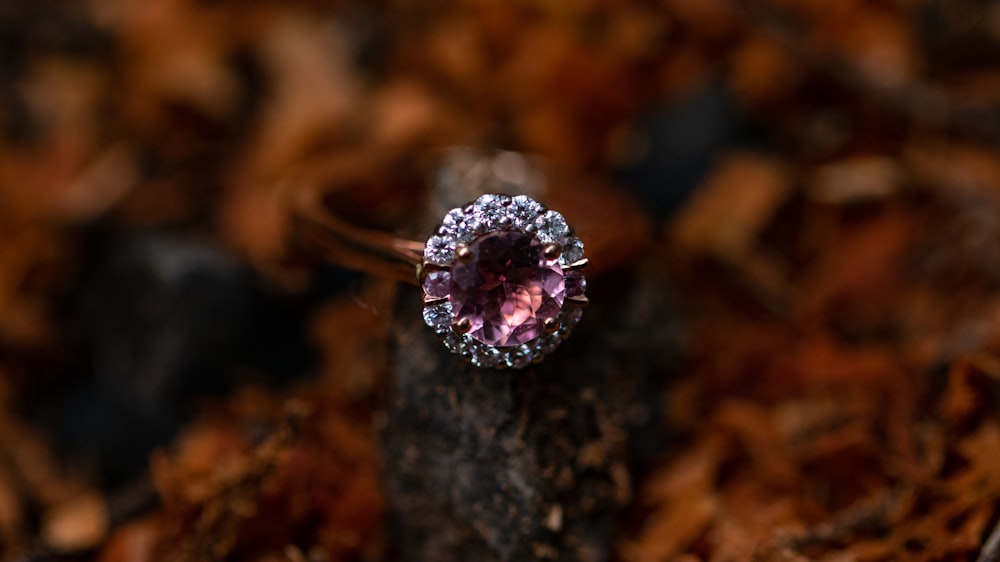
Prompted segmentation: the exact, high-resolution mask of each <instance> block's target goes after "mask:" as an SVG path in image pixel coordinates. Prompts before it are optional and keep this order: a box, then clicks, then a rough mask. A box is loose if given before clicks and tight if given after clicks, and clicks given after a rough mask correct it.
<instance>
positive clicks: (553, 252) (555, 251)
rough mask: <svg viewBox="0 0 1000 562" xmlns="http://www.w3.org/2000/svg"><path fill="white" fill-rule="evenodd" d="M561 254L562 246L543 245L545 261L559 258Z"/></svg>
mask: <svg viewBox="0 0 1000 562" xmlns="http://www.w3.org/2000/svg"><path fill="white" fill-rule="evenodd" d="M561 253H562V246H561V245H559V244H555V243H553V244H546V245H545V259H550V260H554V259H556V258H558V257H559V254H561Z"/></svg>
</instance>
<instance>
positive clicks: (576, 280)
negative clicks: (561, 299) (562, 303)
mask: <svg viewBox="0 0 1000 562" xmlns="http://www.w3.org/2000/svg"><path fill="white" fill-rule="evenodd" d="M586 292H587V280H586V279H585V278H584V277H583V274H582V273H580V272H579V271H567V272H566V296H567V297H578V296H580V295H582V294H584V293H586Z"/></svg>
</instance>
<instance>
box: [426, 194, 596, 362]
mask: <svg viewBox="0 0 1000 562" xmlns="http://www.w3.org/2000/svg"><path fill="white" fill-rule="evenodd" d="M586 265H587V259H586V258H584V257H583V242H581V241H580V239H579V238H577V237H576V236H575V235H574V233H573V229H572V228H570V226H569V225H568V224H567V223H566V220H565V219H564V218H563V216H562V215H561V214H560V213H558V212H557V211H552V210H548V209H546V208H545V207H544V206H543V205H542V204H540V203H538V202H537V201H535V200H534V199H532V198H530V197H528V196H526V195H517V196H513V197H512V196H510V195H506V194H487V195H483V196H481V197H479V198H478V199H476V200H475V202H473V203H470V204H468V205H466V206H464V207H458V208H455V209H452V210H450V211H448V214H446V215H445V217H444V219H443V220H442V221H441V224H440V225H438V228H437V230H436V233H435V234H434V235H432V236H431V237H430V238H428V239H427V242H426V243H425V245H424V254H423V260H422V261H421V264H420V268H419V272H418V279H419V280H420V284H421V286H422V287H423V290H424V321H425V322H426V323H427V325H428V326H430V327H431V328H433V329H434V331H435V332H436V333H437V334H438V335H439V336H441V338H442V339H443V340H444V345H445V347H447V348H448V349H449V350H451V351H452V352H453V353H457V354H459V355H462V356H465V357H467V358H469V359H470V360H471V361H472V363H473V364H474V365H476V366H479V367H500V368H503V367H513V368H515V369H520V368H523V367H525V366H527V365H528V364H530V363H532V362H533V361H540V360H541V359H542V358H543V357H545V356H546V355H548V354H549V353H551V352H552V351H554V350H555V349H556V348H557V347H558V346H559V344H560V343H561V342H562V341H563V339H565V338H566V337H568V336H569V333H570V331H571V330H572V328H573V326H575V325H576V324H577V322H579V321H580V316H581V313H582V307H583V305H585V304H586V303H587V297H586V295H585V292H586V289H587V282H586V279H584V277H583V274H582V272H581V270H582V269H583V268H584V267H586Z"/></svg>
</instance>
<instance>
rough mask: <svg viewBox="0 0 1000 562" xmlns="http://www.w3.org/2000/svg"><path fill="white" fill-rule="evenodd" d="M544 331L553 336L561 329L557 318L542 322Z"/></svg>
mask: <svg viewBox="0 0 1000 562" xmlns="http://www.w3.org/2000/svg"><path fill="white" fill-rule="evenodd" d="M542 329H543V330H545V331H546V332H548V333H550V334H552V333H555V331H556V330H558V329H559V321H558V320H556V319H555V318H546V319H545V320H543V321H542Z"/></svg>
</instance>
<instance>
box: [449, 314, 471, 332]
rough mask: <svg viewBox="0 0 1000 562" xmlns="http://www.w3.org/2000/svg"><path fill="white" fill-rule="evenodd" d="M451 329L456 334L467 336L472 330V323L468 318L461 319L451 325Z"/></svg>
mask: <svg viewBox="0 0 1000 562" xmlns="http://www.w3.org/2000/svg"><path fill="white" fill-rule="evenodd" d="M451 329H452V331H454V332H455V333H456V334H465V333H467V332H468V331H469V330H471V329H472V322H470V321H469V319H468V318H459V319H458V320H455V321H454V322H452V323H451Z"/></svg>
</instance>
